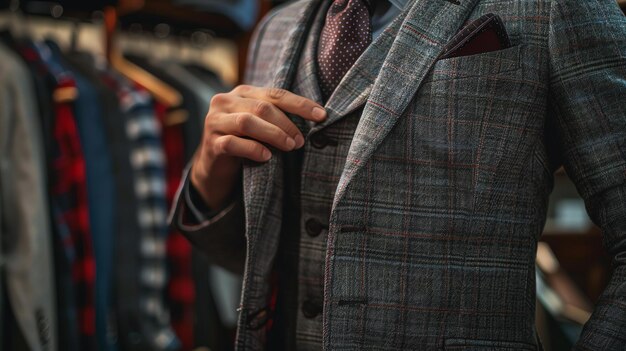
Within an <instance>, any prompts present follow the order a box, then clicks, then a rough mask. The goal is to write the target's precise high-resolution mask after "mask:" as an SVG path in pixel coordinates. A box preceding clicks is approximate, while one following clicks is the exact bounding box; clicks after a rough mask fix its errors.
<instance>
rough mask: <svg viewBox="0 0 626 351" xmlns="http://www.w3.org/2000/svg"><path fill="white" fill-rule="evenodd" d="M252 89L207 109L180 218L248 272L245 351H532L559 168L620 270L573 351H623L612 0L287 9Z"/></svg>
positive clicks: (618, 26)
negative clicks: (541, 253)
mask: <svg viewBox="0 0 626 351" xmlns="http://www.w3.org/2000/svg"><path fill="white" fill-rule="evenodd" d="M488 14H493V15H497V16H498V17H499V18H500V19H501V24H500V25H499V24H497V23H495V24H494V22H480V23H491V25H489V26H480V25H477V24H476V22H473V21H474V20H477V19H479V18H481V19H483V18H485V17H483V16H484V15H488ZM493 15H489V16H487V18H488V17H493ZM476 29H478V30H476ZM485 33H487V34H488V35H485ZM489 35H491V39H489ZM493 38H497V40H495V41H494V40H493ZM481 41H484V42H481ZM459 43H461V44H460V45H456V44H459ZM494 43H495V44H494ZM451 44H454V45H451ZM459 48H461V49H463V48H465V49H467V48H473V51H472V52H471V53H469V54H459V51H458V50H457V49H459ZM476 48H478V49H476ZM246 83H247V85H243V86H240V87H237V88H236V89H234V90H233V91H232V92H230V93H227V94H221V95H217V96H216V97H215V98H214V99H213V101H212V104H211V108H210V109H209V112H208V114H207V117H206V124H205V129H204V136H203V141H202V145H200V146H199V148H198V152H197V153H196V156H195V159H194V161H193V163H192V165H191V167H190V168H189V171H188V176H187V177H186V181H185V182H184V183H183V184H182V185H181V188H180V191H179V199H178V201H177V204H176V206H175V208H174V210H173V212H172V221H173V223H174V224H175V225H176V226H177V227H178V228H180V229H181V230H182V231H183V232H184V233H185V234H186V236H187V237H188V238H189V240H191V241H192V242H193V243H194V244H196V245H198V246H199V247H201V248H202V249H203V250H204V251H205V252H206V253H207V255H208V257H209V258H210V259H211V260H212V261H213V262H215V263H217V264H220V265H223V266H225V267H227V268H229V269H231V270H233V271H239V272H243V289H242V295H241V304H240V308H239V311H240V316H239V323H238V333H237V340H236V342H237V349H240V350H244V349H245V350H260V349H264V348H267V349H272V350H276V349H297V350H315V349H321V348H324V349H333V350H335V349H336V350H339V349H348V350H351V349H373V350H400V349H413V350H440V349H444V350H448V349H450V350H458V349H463V350H514V349H525V350H536V349H540V348H541V346H540V341H539V340H538V338H537V335H536V331H535V325H534V323H535V321H534V310H535V280H534V279H535V265H534V262H535V251H536V244H537V240H538V238H539V236H540V235H541V232H542V229H543V224H544V221H545V217H546V206H547V199H548V195H549V193H550V191H551V188H552V181H553V172H554V170H555V169H556V168H557V167H559V166H560V165H561V164H563V165H564V166H565V168H566V170H567V172H568V174H569V175H570V177H571V178H572V179H573V180H574V181H575V183H576V185H577V187H578V190H579V192H580V194H581V195H582V197H583V198H584V199H585V201H586V204H587V208H588V211H589V214H590V215H591V217H592V219H593V220H594V221H595V223H596V224H598V225H599V226H600V227H601V228H602V229H603V231H604V238H605V243H606V246H607V249H608V250H609V251H610V252H611V253H612V254H613V255H614V263H615V270H614V273H613V277H612V280H611V281H610V283H609V285H608V286H607V288H606V290H605V292H604V294H603V295H602V297H601V298H600V300H599V301H598V303H597V305H596V307H595V310H594V313H593V315H592V317H591V319H590V321H589V322H588V323H587V325H586V326H585V328H584V331H583V333H582V335H581V337H580V340H579V342H578V344H577V348H578V349H580V350H583V349H584V350H587V349H593V350H624V349H626V185H625V180H626V117H625V116H626V105H625V104H624V103H623V101H622V99H623V97H624V96H625V95H626V21H625V19H624V17H623V15H622V14H621V13H620V11H619V8H618V7H617V5H616V4H615V2H614V1H613V0H589V1H567V0H507V1H504V0H412V1H411V0H409V1H395V0H394V1H389V2H388V1H385V0H380V1H377V0H371V1H369V2H364V1H363V0H334V1H332V0H301V1H297V2H294V3H291V4H288V5H286V6H283V7H281V8H279V9H277V10H276V11H274V12H272V13H271V14H270V15H269V16H267V17H266V19H265V20H264V21H263V22H262V23H261V24H260V26H259V27H258V28H257V30H256V34H255V36H254V38H253V42H252V46H251V48H250V58H249V65H248V69H247V77H246Z"/></svg>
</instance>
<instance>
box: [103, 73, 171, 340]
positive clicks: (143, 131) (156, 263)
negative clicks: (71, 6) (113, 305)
mask: <svg viewBox="0 0 626 351" xmlns="http://www.w3.org/2000/svg"><path fill="white" fill-rule="evenodd" d="M108 77H109V79H108V83H109V84H111V85H112V86H115V87H116V91H117V93H118V96H119V99H120V106H121V108H122V111H123V112H124V113H125V114H126V116H127V120H126V134H127V136H128V138H129V140H130V142H131V154H130V162H131V167H132V168H133V172H134V173H135V194H136V196H137V199H138V203H139V208H138V211H137V213H138V220H139V228H140V233H138V235H139V236H140V245H139V250H138V254H139V255H140V257H141V259H140V261H141V263H140V266H141V267H140V270H139V277H138V279H139V284H140V294H141V296H139V304H140V310H141V313H142V314H143V316H145V318H141V323H142V325H141V326H139V327H138V328H139V330H140V331H141V334H142V337H143V338H145V339H146V340H147V342H148V344H149V347H150V348H151V349H152V350H176V349H178V348H179V347H180V343H179V341H178V339H177V337H176V335H175V333H174V332H173V330H172V329H171V326H170V317H169V311H168V308H167V305H166V303H165V294H166V289H167V271H166V259H167V257H166V241H167V233H168V228H167V222H166V219H167V198H166V177H165V155H164V151H163V146H162V142H161V136H162V134H161V133H162V130H161V126H160V123H159V121H158V119H157V117H156V114H155V109H154V104H153V101H152V97H151V96H150V95H149V94H148V92H147V91H145V90H144V89H143V88H141V87H139V86H136V85H134V84H133V83H130V82H128V81H126V80H125V79H123V78H121V77H119V76H117V75H116V74H114V73H113V72H109V74H108Z"/></svg>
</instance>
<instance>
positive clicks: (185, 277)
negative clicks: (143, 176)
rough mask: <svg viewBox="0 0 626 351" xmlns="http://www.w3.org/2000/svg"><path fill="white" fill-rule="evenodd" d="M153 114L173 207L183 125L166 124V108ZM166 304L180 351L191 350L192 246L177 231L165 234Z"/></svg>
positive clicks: (182, 161)
mask: <svg viewBox="0 0 626 351" xmlns="http://www.w3.org/2000/svg"><path fill="white" fill-rule="evenodd" d="M155 112H156V116H157V120H158V122H159V124H160V126H161V131H162V132H161V140H162V144H163V151H164V154H165V160H166V162H165V173H166V184H167V186H166V198H167V205H168V207H169V206H171V205H172V203H173V201H174V197H175V195H176V189H178V184H179V183H180V181H181V177H182V174H183V169H184V168H185V158H184V155H185V143H184V135H183V126H182V125H181V124H171V123H168V109H167V106H165V105H163V104H160V103H156V104H155ZM166 250H167V267H168V273H169V274H168V275H169V279H168V281H167V302H168V308H169V310H170V315H171V324H172V328H173V329H174V331H175V332H176V335H177V337H178V339H179V340H180V342H181V346H182V348H183V350H191V349H192V348H193V340H194V336H193V330H194V321H195V310H194V301H195V298H196V290H195V286H194V280H193V276H192V254H191V244H190V243H189V241H187V240H186V239H185V237H184V236H182V235H181V234H180V233H179V232H178V231H177V230H175V229H172V230H170V232H169V233H168V235H167V242H166Z"/></svg>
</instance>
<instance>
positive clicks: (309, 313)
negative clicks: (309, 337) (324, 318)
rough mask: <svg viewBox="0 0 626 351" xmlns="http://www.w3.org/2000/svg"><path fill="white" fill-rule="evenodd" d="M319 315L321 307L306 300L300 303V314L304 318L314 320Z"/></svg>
mask: <svg viewBox="0 0 626 351" xmlns="http://www.w3.org/2000/svg"><path fill="white" fill-rule="evenodd" d="M320 313H322V305H320V304H318V303H315V302H313V301H311V300H306V301H304V302H303V303H302V314H304V316H305V317H306V318H309V319H310V318H315V317H317V316H318V315H319V314H320Z"/></svg>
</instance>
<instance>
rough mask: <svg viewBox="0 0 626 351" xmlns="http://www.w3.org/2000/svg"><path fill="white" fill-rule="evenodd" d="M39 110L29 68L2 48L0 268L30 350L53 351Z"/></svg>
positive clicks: (49, 244)
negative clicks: (37, 109)
mask: <svg viewBox="0 0 626 351" xmlns="http://www.w3.org/2000/svg"><path fill="white" fill-rule="evenodd" d="M36 106H37V105H36V100H35V91H34V89H33V87H32V84H31V80H30V77H29V73H28V71H27V70H26V67H24V66H23V63H21V62H20V61H19V59H18V58H17V57H16V56H15V54H14V53H13V52H11V51H10V50H9V49H7V48H6V47H5V46H3V45H2V44H0V239H1V240H0V243H1V244H2V246H1V249H2V250H1V252H0V267H1V268H2V270H3V271H4V277H5V278H6V280H5V282H6V291H7V296H6V298H7V299H8V300H9V304H10V305H11V308H12V309H13V313H14V315H15V318H16V320H17V323H18V324H19V327H20V329H21V331H22V333H23V335H24V337H25V339H26V342H27V343H28V346H29V348H30V350H32V351H39V350H45V351H54V350H56V326H55V322H56V314H55V289H54V269H53V267H54V266H53V260H52V238H51V235H52V234H51V231H50V223H49V220H50V214H49V211H48V198H47V193H46V168H45V161H44V150H43V143H42V140H43V137H42V135H41V126H40V121H39V117H38V115H37V111H36Z"/></svg>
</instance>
